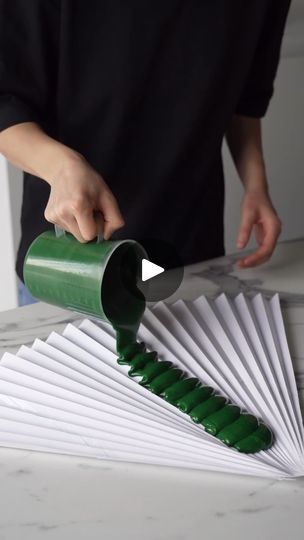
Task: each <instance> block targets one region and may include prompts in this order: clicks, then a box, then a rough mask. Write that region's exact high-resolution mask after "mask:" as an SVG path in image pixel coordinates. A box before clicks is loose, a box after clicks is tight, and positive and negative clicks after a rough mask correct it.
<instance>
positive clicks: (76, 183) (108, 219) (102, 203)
mask: <svg viewBox="0 0 304 540" xmlns="http://www.w3.org/2000/svg"><path fill="white" fill-rule="evenodd" d="M49 183H50V186H51V193H50V197H49V200H48V203H47V206H46V208H45V212H44V215H45V218H46V220H47V221H50V222H51V223H54V224H56V225H58V226H59V227H61V228H62V229H64V230H66V231H68V232H70V233H72V234H73V235H74V236H75V237H76V238H77V240H79V242H88V241H90V240H92V239H93V238H95V237H96V236H97V235H98V234H99V233H100V232H102V236H103V238H104V239H105V240H108V239H109V238H110V236H111V235H112V234H113V232H114V231H116V230H117V229H120V228H121V227H123V226H124V220H123V217H122V215H121V212H120V210H119V207H118V204H117V201H116V199H115V197H114V195H113V194H112V192H111V191H110V189H109V187H108V186H107V184H106V183H105V181H104V180H103V178H102V177H101V176H100V174H98V173H97V172H96V171H95V170H94V169H93V168H92V167H91V166H90V165H89V163H88V162H87V161H86V160H85V159H84V158H83V157H82V156H77V157H75V158H73V160H72V162H69V164H68V166H67V167H65V169H64V170H61V171H60V172H59V173H58V174H57V175H56V177H55V178H53V179H52V180H51V181H50V182H49Z"/></svg>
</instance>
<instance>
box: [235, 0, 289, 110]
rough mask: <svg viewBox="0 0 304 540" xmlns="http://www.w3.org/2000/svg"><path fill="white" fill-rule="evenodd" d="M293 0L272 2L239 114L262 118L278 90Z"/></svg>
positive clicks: (238, 106) (240, 101)
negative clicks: (287, 19)
mask: <svg viewBox="0 0 304 540" xmlns="http://www.w3.org/2000/svg"><path fill="white" fill-rule="evenodd" d="M290 2H291V0H272V2H270V6H269V9H268V12H267V17H266V19H265V23H264V26H263V29H262V32H261V36H260V39H259V43H258V46H257V49H256V52H255V56H254V59H253V62H252V65H251V67H250V71H249V75H248V77H247V80H246V84H245V87H244V89H243V92H242V94H241V97H240V99H239V101H238V104H237V107H236V111H235V112H236V114H241V115H244V116H252V117H255V118H261V117H262V116H264V115H265V113H266V111H267V108H268V105H269V102H270V99H271V97H272V94H273V90H274V79H275V76H276V72H277V68H278V64H279V59H280V50H281V43H282V38H283V33H284V28H285V23H286V18H287V14H288V10H289V7H290Z"/></svg>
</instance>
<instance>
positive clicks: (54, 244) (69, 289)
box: [24, 231, 148, 322]
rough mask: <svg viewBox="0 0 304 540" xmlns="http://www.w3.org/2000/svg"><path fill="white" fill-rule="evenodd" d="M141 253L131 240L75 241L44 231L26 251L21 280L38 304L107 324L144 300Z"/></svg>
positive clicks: (62, 235) (65, 236)
mask: <svg viewBox="0 0 304 540" xmlns="http://www.w3.org/2000/svg"><path fill="white" fill-rule="evenodd" d="M143 258H148V256H147V253H146V251H145V250H144V248H143V247H142V246H141V245H140V244H138V243H137V242H135V241H134V240H118V241H111V240H110V241H101V242H100V241H97V242H96V241H92V242H89V243H86V244H82V243H80V242H78V241H77V240H76V239H75V238H74V236H72V235H71V234H68V233H66V234H58V233H57V234H56V233H55V232H53V231H47V232H44V233H42V234H41V235H40V236H38V237H37V238H36V239H35V240H34V241H33V243H32V244H31V246H30V247H29V249H28V252H27V254H26V258H25V262H24V281H25V285H26V287H27V288H28V289H29V291H30V293H31V294H32V295H33V296H34V297H35V298H37V299H39V300H42V301H44V302H47V303H49V304H54V305H57V306H60V307H62V308H67V309H72V310H74V311H78V312H80V313H83V314H86V315H91V316H93V317H97V318H99V319H102V320H105V321H107V322H110V321H111V320H113V318H114V317H115V316H116V318H117V317H120V316H121V315H124V316H125V317H127V316H128V313H127V311H128V309H129V307H130V306H132V305H133V304H134V299H135V300H136V299H137V300H138V299H139V300H143V298H144V297H143V294H142V293H143V290H142V289H141V291H139V289H138V288H137V285H138V282H139V281H140V280H141V266H142V259H143Z"/></svg>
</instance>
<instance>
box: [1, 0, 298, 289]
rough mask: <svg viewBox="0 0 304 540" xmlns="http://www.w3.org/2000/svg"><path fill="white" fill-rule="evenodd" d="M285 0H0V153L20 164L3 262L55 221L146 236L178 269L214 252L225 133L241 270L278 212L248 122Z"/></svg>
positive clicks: (261, 100)
mask: <svg viewBox="0 0 304 540" xmlns="http://www.w3.org/2000/svg"><path fill="white" fill-rule="evenodd" d="M289 4H290V2H289V0H263V1H256V2H243V0H235V1H234V2H231V1H230V0H213V1H212V2H202V1H200V0H166V1H165V2H164V1H160V0H145V1H143V0H129V1H128V2H125V1H124V0H89V1H88V2H83V1H81V0H28V1H27V2H24V1H23V0H14V2H11V0H0V8H1V13H0V131H1V132H0V152H1V153H2V154H3V155H4V156H5V157H6V158H7V159H8V160H9V161H11V162H12V163H13V164H14V165H16V166H17V167H19V168H20V169H22V170H23V171H25V172H24V190H23V205H22V216H21V225H22V238H21V242H20V246H19V251H18V256H17V265H16V268H17V273H18V276H19V277H20V279H21V280H22V279H23V274H22V267H23V261H24V257H25V254H26V251H27V249H28V247H29V245H30V243H31V242H32V240H33V239H34V238H35V237H36V236H37V235H38V234H40V233H41V232H42V231H44V230H46V229H48V228H52V227H53V224H57V225H58V226H60V227H62V228H64V229H65V230H66V231H69V232H70V233H72V234H73V235H74V236H75V237H76V238H77V239H78V240H79V241H80V242H88V241H90V240H92V239H93V238H94V237H95V236H96V235H97V233H98V231H99V230H100V227H101V226H102V228H103V235H104V238H105V239H109V238H113V239H115V238H134V239H136V240H139V241H141V239H149V238H154V239H156V240H157V239H159V240H161V241H165V242H168V243H169V244H170V245H172V246H174V247H175V248H176V250H177V251H178V252H179V255H180V256H181V258H182V261H183V263H184V264H191V263H195V262H198V261H202V260H205V259H209V258H213V257H217V256H221V255H223V254H224V240H223V237H224V231H223V229H224V227H223V209H224V178H223V168H222V158H221V147H222V142H223V139H224V137H225V136H226V138H227V142H228V146H229V148H230V151H231V154H232V157H233V159H234V162H235V165H236V168H237V171H238V173H239V176H240V179H241V181H242V183H243V186H244V196H243V200H242V206H241V219H240V227H239V232H238V237H237V247H238V248H244V247H245V246H246V245H247V243H248V240H249V238H250V236H251V234H252V233H253V231H254V232H255V235H256V240H257V248H256V249H255V250H254V252H253V253H251V254H249V255H245V256H244V255H243V256H240V259H239V261H238V265H239V267H241V268H247V267H251V266H255V265H258V264H261V263H263V262H264V261H266V260H267V259H268V258H269V257H270V256H271V254H272V252H273V250H274V247H275V245H276V241H277V238H278V236H279V234H280V229H281V223H280V219H279V217H278V215H277V213H276V211H275V209H274V207H273V204H272V201H271V198H270V195H269V190H268V184H267V177H266V171H265V164H264V158H263V150H262V136H261V118H262V117H263V116H264V115H265V113H266V111H267V108H268V105H269V101H270V99H271V97H272V94H273V85H274V79H275V75H276V71H277V67H278V62H279V56H280V47H281V41H282V36H283V32H284V26H285V22H286V17H287V14H288V10H289Z"/></svg>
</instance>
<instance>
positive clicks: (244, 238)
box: [236, 211, 255, 249]
mask: <svg viewBox="0 0 304 540" xmlns="http://www.w3.org/2000/svg"><path fill="white" fill-rule="evenodd" d="M254 219H255V214H254V212H249V211H243V212H242V218H241V224H240V228H239V232H238V236H237V241H236V246H237V247H238V248H240V249H241V248H244V247H245V246H246V245H247V244H248V240H249V238H250V235H251V231H252V227H253V224H254Z"/></svg>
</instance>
